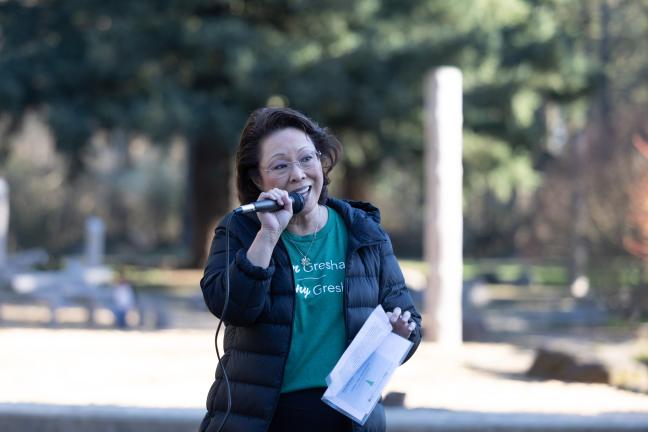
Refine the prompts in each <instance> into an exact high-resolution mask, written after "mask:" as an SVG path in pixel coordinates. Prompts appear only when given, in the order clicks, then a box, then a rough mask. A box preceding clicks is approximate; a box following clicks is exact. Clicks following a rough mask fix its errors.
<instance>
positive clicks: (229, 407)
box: [214, 212, 234, 432]
mask: <svg viewBox="0 0 648 432" xmlns="http://www.w3.org/2000/svg"><path fill="white" fill-rule="evenodd" d="M232 217H234V212H232V213H230V214H229V217H228V218H227V223H226V224H225V264H226V265H225V302H224V304H223V312H221V316H220V318H219V321H218V327H216V335H215V336H214V345H215V346H216V357H218V366H220V368H221V371H222V372H223V378H225V387H226V389H227V410H226V411H225V417H223V421H222V422H221V424H220V426H218V429H216V431H217V432H221V430H223V426H225V422H226V421H227V418H228V417H229V415H230V411H231V410H232V389H231V388H230V383H229V378H228V377H227V372H226V371H225V365H224V364H223V361H222V359H221V356H220V351H219V349H218V334H219V333H220V329H221V326H222V325H223V317H225V313H226V312H227V305H228V304H229V295H230V260H229V255H230V247H229V238H230V228H229V227H230V222H232ZM223 348H225V339H224V338H223ZM225 354H226V353H223V355H225ZM218 366H217V367H216V371H218ZM214 397H216V395H214Z"/></svg>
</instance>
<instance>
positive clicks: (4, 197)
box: [0, 177, 9, 270]
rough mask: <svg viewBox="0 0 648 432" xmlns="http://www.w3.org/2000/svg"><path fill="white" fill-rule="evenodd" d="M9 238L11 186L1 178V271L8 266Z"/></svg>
mask: <svg viewBox="0 0 648 432" xmlns="http://www.w3.org/2000/svg"><path fill="white" fill-rule="evenodd" d="M8 237H9V185H8V184H7V181H6V180H5V179H3V178H1V177H0V270H2V269H4V268H5V267H6V265H7V241H8V240H7V238H8Z"/></svg>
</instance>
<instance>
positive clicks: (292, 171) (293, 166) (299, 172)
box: [289, 161, 306, 181]
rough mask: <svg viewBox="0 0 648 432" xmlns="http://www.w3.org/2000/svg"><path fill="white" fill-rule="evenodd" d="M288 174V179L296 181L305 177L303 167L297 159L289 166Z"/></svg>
mask: <svg viewBox="0 0 648 432" xmlns="http://www.w3.org/2000/svg"><path fill="white" fill-rule="evenodd" d="M295 169H297V171H296V172H297V174H295ZM289 176H290V181H297V180H302V179H304V178H305V177H306V172H305V171H304V168H302V166H301V164H300V163H299V161H297V162H293V163H292V164H291V166H290V171H289Z"/></svg>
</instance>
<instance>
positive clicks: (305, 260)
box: [301, 256, 311, 267]
mask: <svg viewBox="0 0 648 432" xmlns="http://www.w3.org/2000/svg"><path fill="white" fill-rule="evenodd" d="M301 263H302V266H303V267H306V266H309V265H311V262H310V259H309V258H308V257H307V256H305V257H302V259H301Z"/></svg>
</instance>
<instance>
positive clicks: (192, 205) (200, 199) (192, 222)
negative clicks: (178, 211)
mask: <svg viewBox="0 0 648 432" xmlns="http://www.w3.org/2000/svg"><path fill="white" fill-rule="evenodd" d="M231 172H232V167H231V160H230V155H229V152H228V151H227V150H226V149H224V148H222V147H220V146H218V145H217V143H216V142H214V140H213V139H210V138H207V137H201V138H199V139H197V140H195V141H194V142H193V143H192V145H191V146H190V156H189V169H188V170H187V175H188V176H189V179H188V180H189V181H188V182H187V185H188V189H189V194H188V196H187V201H188V203H187V214H186V215H185V220H186V221H187V223H186V224H185V239H186V241H188V243H189V252H190V258H189V259H190V261H189V263H188V264H189V265H190V266H191V267H198V268H199V267H202V266H203V265H204V263H205V258H206V256H207V253H208V251H209V245H210V242H211V239H212V236H213V230H214V227H215V226H216V224H217V222H218V220H219V219H220V218H221V217H223V215H225V214H226V213H227V212H229V211H230V210H231V209H230V202H231V201H230V188H229V179H230V174H231Z"/></svg>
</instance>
